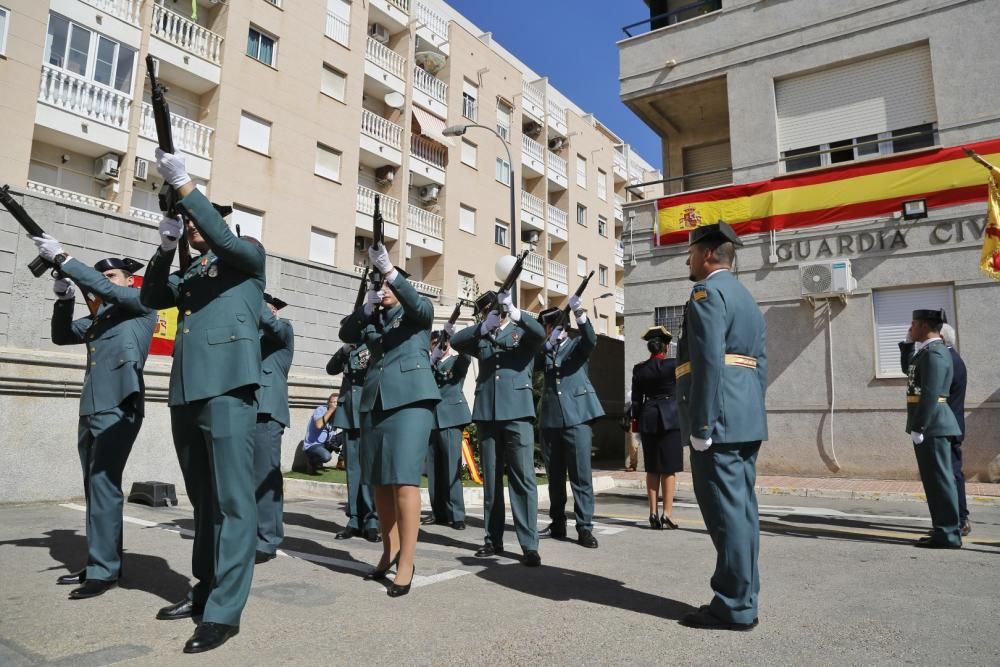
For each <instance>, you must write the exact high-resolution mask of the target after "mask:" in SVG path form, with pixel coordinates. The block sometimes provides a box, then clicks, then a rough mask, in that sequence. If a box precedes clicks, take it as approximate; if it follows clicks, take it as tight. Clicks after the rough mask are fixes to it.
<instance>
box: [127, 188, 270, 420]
mask: <svg viewBox="0 0 1000 667" xmlns="http://www.w3.org/2000/svg"><path fill="white" fill-rule="evenodd" d="M179 206H180V207H182V208H183V209H185V211H186V212H187V214H188V215H189V217H191V218H192V219H194V220H196V221H197V225H198V229H199V230H201V235H202V237H204V239H205V240H206V241H207V242H208V245H209V250H208V252H206V253H205V254H203V255H201V256H199V257H195V258H194V259H193V260H192V261H191V266H190V267H188V270H187V272H186V273H184V274H183V275H182V274H181V272H180V271H175V272H174V273H171V272H170V263H171V262H172V261H173V258H174V252H173V251H172V250H171V251H170V252H164V251H163V250H160V249H157V251H156V254H155V255H153V258H152V259H151V260H149V268H147V269H146V278H145V280H143V283H142V289H141V290H140V297H141V299H142V303H143V304H145V305H146V306H149V307H150V308H157V309H160V308H169V307H171V306H176V307H177V310H178V313H177V337H176V338H175V339H174V363H173V367H172V368H171V369H170V395H169V400H168V403H169V405H171V406H176V405H185V404H187V403H191V402H193V401H198V400H202V399H206V398H211V397H213V396H221V395H223V394H225V393H226V392H228V391H231V390H233V389H236V388H237V387H245V386H252V387H253V388H254V389H255V390H256V388H257V386H259V385H260V381H261V369H260V304H261V302H262V301H263V299H264V284H265V276H264V262H265V257H266V255H265V252H264V249H263V248H262V247H260V246H259V245H257V244H255V243H251V242H250V241H247V240H244V239H241V238H239V237H237V236H236V235H235V234H233V233H232V232H230V231H229V227H227V226H226V223H225V221H224V220H223V219H222V216H220V215H219V213H218V212H217V211H216V210H215V209H214V208H213V207H212V204H211V203H210V202H209V201H208V199H206V198H205V195H203V194H201V192H199V191H198V190H195V191H194V192H192V193H191V194H189V195H188V196H187V197H184V199H182V200H181V201H180V202H179Z"/></svg>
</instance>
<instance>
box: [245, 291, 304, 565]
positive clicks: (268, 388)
mask: <svg viewBox="0 0 1000 667" xmlns="http://www.w3.org/2000/svg"><path fill="white" fill-rule="evenodd" d="M286 305H288V304H286V303H285V302H284V301H282V300H281V299H278V298H276V297H273V296H271V295H270V294H267V293H265V294H264V302H263V303H262V304H261V309H260V357H261V381H260V388H259V389H258V390H257V428H256V429H255V430H254V439H253V471H254V483H255V484H256V485H257V487H256V488H257V554H256V557H255V562H256V563H258V564H259V563H266V562H267V561H269V560H271V559H273V558H274V556H275V552H276V551H277V550H278V546H279V545H280V544H281V540H282V539H284V537H285V527H284V521H283V518H282V516H283V513H284V484H283V482H284V480H283V479H282V477H281V436H282V435H283V434H284V432H285V429H286V428H288V426H289V425H290V424H291V421H292V420H291V416H290V415H289V413H288V371H289V370H291V367H292V355H293V354H294V353H295V330H294V329H293V328H292V323H291V322H289V321H288V320H286V319H283V318H281V317H278V311H279V310H281V309H282V308H284V307H285V306H286Z"/></svg>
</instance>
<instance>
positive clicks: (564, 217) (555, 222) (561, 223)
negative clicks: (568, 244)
mask: <svg viewBox="0 0 1000 667" xmlns="http://www.w3.org/2000/svg"><path fill="white" fill-rule="evenodd" d="M568 221H569V214H568V213H566V211H564V210H562V209H561V208H558V207H556V206H554V205H552V204H549V224H550V225H552V226H554V227H555V228H556V229H559V230H562V233H563V236H565V235H566V234H567V227H566V225H567V223H568Z"/></svg>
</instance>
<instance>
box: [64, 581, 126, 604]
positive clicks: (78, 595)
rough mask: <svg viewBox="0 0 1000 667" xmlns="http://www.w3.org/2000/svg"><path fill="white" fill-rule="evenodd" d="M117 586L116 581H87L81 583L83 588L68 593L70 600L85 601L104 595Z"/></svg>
mask: <svg viewBox="0 0 1000 667" xmlns="http://www.w3.org/2000/svg"><path fill="white" fill-rule="evenodd" d="M117 585H118V582H117V581H101V580H100V579H88V580H87V581H85V582H83V586H80V587H79V588H74V589H73V590H71V591H70V592H69V599H70V600H86V599H87V598H96V597H97V596H98V595H104V594H105V593H107V592H108V591H110V590H111V589H112V588H115V587H116V586H117Z"/></svg>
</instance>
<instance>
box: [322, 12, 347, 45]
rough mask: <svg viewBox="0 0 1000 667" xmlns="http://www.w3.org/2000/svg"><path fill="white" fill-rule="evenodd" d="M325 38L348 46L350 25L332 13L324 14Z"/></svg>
mask: <svg viewBox="0 0 1000 667" xmlns="http://www.w3.org/2000/svg"><path fill="white" fill-rule="evenodd" d="M326 36H327V37H329V38H330V39H332V40H333V41H335V42H337V43H338V44H343V45H344V46H348V43H349V42H350V40H351V23H350V21H348V20H347V19H345V18H343V17H340V16H338V15H337V14H335V13H333V12H327V13H326Z"/></svg>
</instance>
